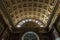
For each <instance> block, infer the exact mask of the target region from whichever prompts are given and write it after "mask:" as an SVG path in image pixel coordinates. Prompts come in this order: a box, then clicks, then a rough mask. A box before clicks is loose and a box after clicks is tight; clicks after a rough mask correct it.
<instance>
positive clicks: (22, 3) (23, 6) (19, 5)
mask: <svg viewBox="0 0 60 40" xmlns="http://www.w3.org/2000/svg"><path fill="white" fill-rule="evenodd" d="M3 2H4V5H6V9H7V11H8V13H9V16H10V17H11V19H12V22H13V24H14V25H16V24H17V23H18V22H20V21H21V20H23V19H26V18H32V19H33V18H34V19H38V20H40V21H42V22H43V23H44V24H45V26H46V25H47V22H48V20H49V19H50V16H51V14H52V11H53V9H54V7H55V5H56V3H57V0H3Z"/></svg>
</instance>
